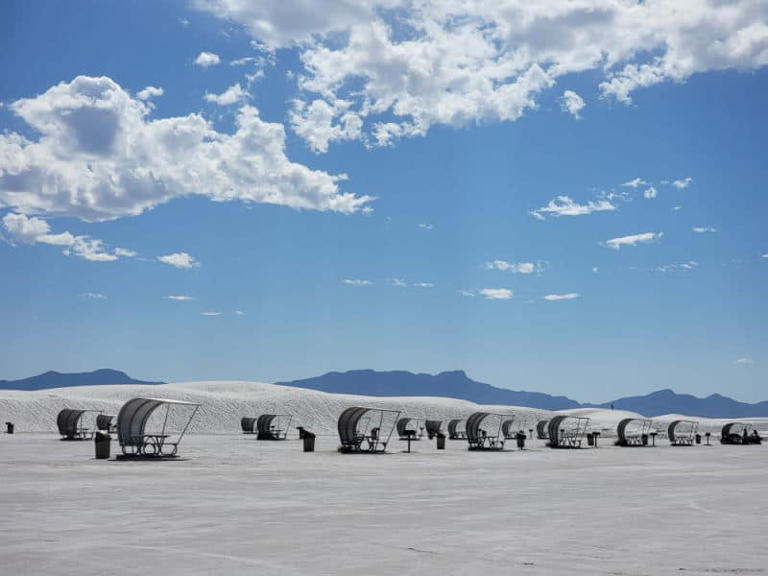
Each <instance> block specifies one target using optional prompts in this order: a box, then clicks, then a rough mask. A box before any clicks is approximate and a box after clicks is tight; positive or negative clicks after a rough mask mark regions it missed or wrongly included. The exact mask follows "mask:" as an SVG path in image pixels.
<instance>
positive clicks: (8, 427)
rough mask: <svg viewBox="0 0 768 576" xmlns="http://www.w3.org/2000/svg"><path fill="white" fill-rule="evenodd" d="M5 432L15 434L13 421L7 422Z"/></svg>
mask: <svg viewBox="0 0 768 576" xmlns="http://www.w3.org/2000/svg"><path fill="white" fill-rule="evenodd" d="M5 432H6V433H7V434H13V422H6V423H5Z"/></svg>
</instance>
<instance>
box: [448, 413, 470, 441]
mask: <svg viewBox="0 0 768 576" xmlns="http://www.w3.org/2000/svg"><path fill="white" fill-rule="evenodd" d="M462 422H464V420H461V419H459V418H454V419H453V420H451V421H450V422H448V438H449V439H450V440H466V439H467V424H466V422H464V427H463V428H460V425H461V424H462Z"/></svg>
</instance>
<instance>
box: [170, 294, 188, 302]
mask: <svg viewBox="0 0 768 576" xmlns="http://www.w3.org/2000/svg"><path fill="white" fill-rule="evenodd" d="M166 299H168V300H175V301H176V302H189V301H190V300H194V298H193V297H192V296H183V295H173V294H172V295H170V296H166Z"/></svg>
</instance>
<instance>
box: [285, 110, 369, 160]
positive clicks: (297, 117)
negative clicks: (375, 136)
mask: <svg viewBox="0 0 768 576" xmlns="http://www.w3.org/2000/svg"><path fill="white" fill-rule="evenodd" d="M347 108H349V103H348V102H345V101H343V100H337V101H335V102H334V104H333V105H331V104H329V103H328V102H326V101H325V100H321V99H316V100H313V101H312V103H311V104H307V103H306V102H304V101H303V100H301V99H297V100H295V101H294V104H293V110H292V111H291V113H290V122H291V127H292V128H293V130H294V132H296V134H298V135H299V136H301V137H302V138H303V139H304V140H305V141H306V142H307V144H309V147H310V148H311V149H312V150H313V151H314V152H327V151H328V143H329V142H332V141H340V140H356V139H357V138H360V135H361V134H362V127H363V121H362V120H361V119H360V117H359V116H358V115H357V114H356V113H354V112H346V110H347Z"/></svg>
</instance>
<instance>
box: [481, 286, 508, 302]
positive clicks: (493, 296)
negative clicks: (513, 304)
mask: <svg viewBox="0 0 768 576" xmlns="http://www.w3.org/2000/svg"><path fill="white" fill-rule="evenodd" d="M477 293H478V294H480V296H482V297H483V298H485V299H487V300H509V299H510V298H512V296H514V292H512V290H510V289H509V288H481V289H480V290H478V291H477Z"/></svg>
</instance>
